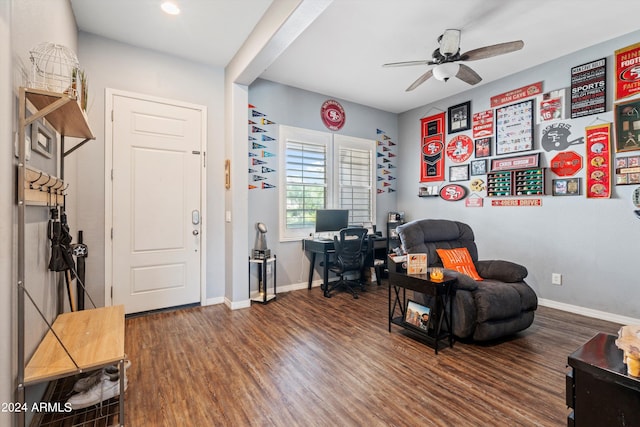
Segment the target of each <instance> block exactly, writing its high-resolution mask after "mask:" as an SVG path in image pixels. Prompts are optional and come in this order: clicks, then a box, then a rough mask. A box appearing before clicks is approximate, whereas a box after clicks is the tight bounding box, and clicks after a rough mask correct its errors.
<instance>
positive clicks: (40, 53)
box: [29, 43, 79, 97]
mask: <svg viewBox="0 0 640 427" xmlns="http://www.w3.org/2000/svg"><path fill="white" fill-rule="evenodd" d="M29 53H30V54H31V62H32V67H31V82H30V86H31V87H33V88H36V89H46V90H48V91H51V92H59V93H66V94H69V95H71V96H74V97H77V95H78V93H77V77H78V66H79V62H78V57H77V56H76V54H75V53H74V52H73V51H72V50H71V49H69V48H68V47H66V46H63V45H61V44H56V43H40V44H39V45H38V46H36V47H35V48H33V49H32V50H30V51H29Z"/></svg>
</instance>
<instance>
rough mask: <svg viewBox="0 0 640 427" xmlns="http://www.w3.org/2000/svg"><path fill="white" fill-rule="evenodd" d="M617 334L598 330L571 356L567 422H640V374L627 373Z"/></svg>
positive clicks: (568, 377) (581, 423)
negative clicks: (569, 411) (634, 375)
mask: <svg viewBox="0 0 640 427" xmlns="http://www.w3.org/2000/svg"><path fill="white" fill-rule="evenodd" d="M616 338H617V337H616V336H615V335H609V334H604V333H599V334H597V335H596V336H594V337H593V338H591V339H590V340H589V341H588V342H587V343H586V344H584V345H583V346H582V347H580V348H578V349H577V350H576V351H574V352H573V353H572V354H571V355H570V356H569V358H568V364H569V367H570V368H571V370H570V371H569V372H568V373H567V377H566V381H567V391H566V400H567V406H568V407H569V408H572V409H573V411H571V413H570V414H569V416H568V417H567V425H568V426H578V427H584V426H587V427H590V426H594V427H595V426H598V427H599V426H638V425H640V378H634V377H632V376H630V375H628V374H627V367H626V365H625V364H624V363H623V361H622V356H623V352H622V350H620V349H618V347H616V344H615V340H616Z"/></svg>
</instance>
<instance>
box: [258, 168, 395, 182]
mask: <svg viewBox="0 0 640 427" xmlns="http://www.w3.org/2000/svg"><path fill="white" fill-rule="evenodd" d="M249 170H251V169H249ZM378 181H384V178H383V177H381V176H379V177H378Z"/></svg>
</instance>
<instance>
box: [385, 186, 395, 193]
mask: <svg viewBox="0 0 640 427" xmlns="http://www.w3.org/2000/svg"><path fill="white" fill-rule="evenodd" d="M387 191H388V192H389V193H394V192H395V191H396V190H394V189H393V188H391V187H389V188H387Z"/></svg>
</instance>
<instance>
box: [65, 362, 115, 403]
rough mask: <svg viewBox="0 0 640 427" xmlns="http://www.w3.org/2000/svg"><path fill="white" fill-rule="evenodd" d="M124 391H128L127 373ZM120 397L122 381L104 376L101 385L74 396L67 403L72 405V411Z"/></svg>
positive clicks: (98, 384)
mask: <svg viewBox="0 0 640 427" xmlns="http://www.w3.org/2000/svg"><path fill="white" fill-rule="evenodd" d="M124 389H125V390H126V389H127V376H126V371H125V377H124ZM118 395H120V380H116V381H111V380H110V379H109V376H108V375H103V376H102V378H101V379H100V382H99V383H97V384H95V385H94V386H93V387H91V388H90V389H89V390H87V391H85V392H83V393H78V394H74V395H73V396H71V397H70V398H69V400H67V403H69V404H70V405H71V409H73V410H76V409H82V408H88V407H89V406H93V405H97V404H98V403H100V402H104V401H105V400H108V399H111V398H112V397H115V396H118Z"/></svg>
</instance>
